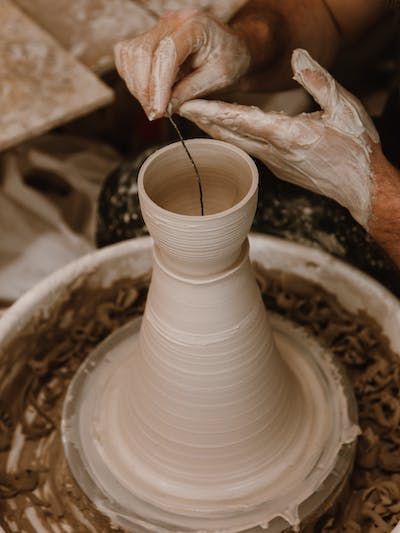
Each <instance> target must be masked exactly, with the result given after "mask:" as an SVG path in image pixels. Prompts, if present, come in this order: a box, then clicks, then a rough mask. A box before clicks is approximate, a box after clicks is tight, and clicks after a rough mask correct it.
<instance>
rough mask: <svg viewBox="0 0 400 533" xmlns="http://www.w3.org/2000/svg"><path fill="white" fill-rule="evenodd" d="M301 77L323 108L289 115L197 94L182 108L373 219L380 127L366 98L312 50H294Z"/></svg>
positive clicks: (278, 169) (289, 175) (215, 132)
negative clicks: (348, 86)
mask: <svg viewBox="0 0 400 533" xmlns="http://www.w3.org/2000/svg"><path fill="white" fill-rule="evenodd" d="M292 69H293V72H294V78H295V79H296V80H297V81H298V82H299V83H300V84H301V85H302V86H303V87H304V88H305V89H306V90H307V91H308V92H309V93H311V95H312V96H313V97H314V98H315V100H316V101H317V102H318V104H319V105H320V106H321V108H322V111H318V112H315V113H311V114H301V115H299V116H296V117H289V116H286V115H284V114H281V113H263V112H262V111H261V110H259V109H258V108H255V107H251V108H249V107H244V106H238V105H230V104H226V103H223V102H209V101H203V100H195V101H192V102H187V103H185V104H184V105H183V106H182V107H181V108H180V111H179V113H180V114H181V115H183V116H184V117H186V118H188V119H190V120H192V121H194V122H196V124H197V125H198V126H199V127H200V128H202V129H203V130H205V131H206V132H207V133H209V134H210V135H212V136H213V137H216V138H218V139H222V140H226V141H228V142H231V143H232V144H235V145H237V146H239V147H241V148H243V149H244V150H246V151H247V152H249V153H251V154H253V155H254V156H255V157H257V158H259V159H261V160H262V161H263V162H264V163H265V164H266V165H267V166H268V167H270V169H271V170H272V171H273V172H274V173H275V174H276V175H277V176H278V177H280V178H282V179H285V180H287V181H290V182H292V183H295V184H297V185H301V186H303V187H305V188H307V189H310V190H311V191H314V192H317V193H320V194H323V195H325V196H329V197H330V198H333V199H334V200H336V201H337V202H339V203H340V204H342V205H343V206H344V207H346V208H347V209H349V211H350V212H351V214H352V215H353V217H354V218H355V219H356V220H357V221H358V222H359V223H361V224H362V225H363V226H364V227H367V226H368V220H369V217H370V214H371V202H372V195H373V191H374V178H373V170H372V164H371V151H372V150H373V148H374V147H375V146H376V143H378V142H379V138H378V134H377V132H376V130H375V128H374V126H373V124H372V121H371V119H370V118H369V117H368V115H367V113H366V111H365V110H364V109H363V107H362V105H361V103H360V102H359V101H358V100H357V99H356V98H355V97H354V96H352V95H351V94H350V93H349V92H348V91H346V90H345V89H344V88H343V87H341V86H340V85H339V84H338V83H336V82H335V80H334V79H333V78H332V77H331V76H330V74H329V73H328V72H327V71H326V70H325V69H323V68H322V67H321V66H320V65H319V64H318V63H317V62H316V61H314V60H313V59H312V58H311V57H310V55H309V54H308V53H307V52H306V51H304V50H301V49H297V50H295V51H294V52H293V55H292Z"/></svg>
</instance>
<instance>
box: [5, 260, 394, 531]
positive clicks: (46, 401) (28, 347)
mask: <svg viewBox="0 0 400 533" xmlns="http://www.w3.org/2000/svg"><path fill="white" fill-rule="evenodd" d="M258 279H259V283H260V286H261V288H262V290H263V295H264V301H265V304H266V306H267V307H268V308H269V309H272V310H274V311H276V312H278V313H280V314H283V315H284V316H286V317H288V318H290V319H292V320H293V321H295V322H296V323H298V324H300V325H302V326H304V327H305V328H306V329H307V330H309V331H310V332H312V333H313V334H314V335H315V336H316V337H318V338H319V339H320V341H321V342H322V343H324V344H326V345H328V346H329V347H330V348H331V349H332V350H333V352H334V353H335V354H336V355H337V357H338V358H339V359H340V361H341V362H342V363H343V364H344V365H345V366H346V368H347V370H348V372H349V376H350V379H351V381H352V383H353V385H354V388H355V391H356V396H357V402H358V406H359V411H360V425H361V427H362V431H363V433H362V436H361V438H360V440H359V443H358V453H357V459H356V466H355V470H354V473H353V475H352V477H351V481H350V486H349V487H348V489H347V492H346V494H345V495H344V496H343V497H342V498H341V500H340V501H339V502H338V504H337V505H336V507H335V509H334V510H333V511H332V512H331V514H328V515H325V516H324V517H323V518H322V519H320V521H319V523H318V524H317V525H316V526H314V527H313V528H312V530H311V531H313V532H318V531H321V532H324V533H328V532H335V533H339V532H346V533H359V532H367V533H377V532H382V533H384V532H390V531H391V530H392V528H393V527H394V526H395V525H396V523H397V522H398V521H399V520H400V429H399V426H400V394H399V387H400V359H399V358H398V357H397V356H396V355H395V354H393V353H392V352H391V350H390V347H389V345H388V342H387V340H386V339H385V337H384V336H383V335H382V333H381V331H380V328H379V327H378V326H377V325H376V324H375V323H374V322H373V321H372V320H371V319H370V318H368V316H367V315H366V314H364V313H362V312H360V313H359V314H358V315H355V314H351V313H349V312H348V311H346V310H345V309H344V308H343V307H342V306H341V305H340V304H339V303H338V302H337V300H336V299H335V298H334V297H333V296H331V295H329V294H328V293H326V292H325V291H324V290H323V289H321V288H320V287H318V286H317V285H314V284H312V283H310V282H308V281H305V280H303V279H300V278H296V277H294V276H288V275H285V274H283V273H279V272H268V273H264V272H261V271H260V270H259V271H258ZM148 281H149V280H148V279H140V280H137V281H135V282H133V281H132V280H129V279H125V280H119V281H118V282H116V283H115V284H114V285H113V286H111V287H109V288H99V287H91V286H90V283H87V281H86V280H84V279H81V280H80V281H79V282H77V283H75V284H74V285H73V286H71V287H70V288H69V291H68V295H65V297H64V298H63V299H62V300H60V301H59V302H58V303H57V304H56V305H55V307H54V309H53V310H52V312H51V313H48V314H46V315H40V316H37V317H36V318H35V319H34V321H33V323H31V324H30V325H29V326H28V327H26V328H24V330H23V331H21V334H20V335H19V337H18V340H16V341H14V342H13V343H12V344H11V345H9V346H7V347H6V348H5V349H4V350H3V352H2V353H1V354H0V450H1V451H0V525H1V526H2V527H3V529H4V530H5V531H6V532H9V531H18V532H19V531H26V532H37V531H41V530H43V531H57V532H62V531H66V532H71V531H72V532H86V531H92V532H107V531H117V530H118V529H117V528H115V527H112V526H111V525H110V524H109V522H108V521H107V519H106V518H104V517H103V516H101V515H100V514H99V513H98V512H97V511H96V510H95V509H94V508H93V506H92V505H91V504H90V502H89V501H88V500H87V498H86V497H85V496H84V495H83V494H82V492H81V491H80V490H79V488H78V487H77V485H76V484H75V482H74V480H73V479H72V477H71V475H70V473H69V470H68V467H67V464H66V462H65V458H64V454H63V449H62V445H61V441H60V416H61V409H62V403H63V398H64V395H65V392H66V388H67V386H68V384H69V382H70V380H71V378H72V376H73V375H74V373H75V371H76V370H77V368H78V367H79V365H80V363H81V362H82V361H83V360H84V359H85V357H86V356H87V355H88V354H89V353H90V352H91V350H92V349H93V348H94V347H95V346H96V345H97V344H98V343H99V342H101V341H102V340H103V339H104V338H105V337H106V336H107V335H109V334H110V333H111V332H112V331H114V330H115V329H117V328H118V327H120V326H121V325H123V324H124V323H126V322H127V321H129V320H131V319H132V318H133V317H135V316H138V315H140V314H141V313H142V312H143V308H144V303H145V299H146V294H147V286H148Z"/></svg>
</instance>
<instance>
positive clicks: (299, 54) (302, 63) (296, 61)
mask: <svg viewBox="0 0 400 533" xmlns="http://www.w3.org/2000/svg"><path fill="white" fill-rule="evenodd" d="M292 65H293V68H294V70H297V71H301V70H305V69H313V68H314V66H315V65H314V60H313V59H312V57H311V56H310V54H309V53H308V52H307V50H303V49H302V48H297V49H296V50H294V51H293V54H292Z"/></svg>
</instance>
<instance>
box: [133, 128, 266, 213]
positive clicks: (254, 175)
mask: <svg viewBox="0 0 400 533" xmlns="http://www.w3.org/2000/svg"><path fill="white" fill-rule="evenodd" d="M185 144H187V145H189V146H190V145H192V144H196V145H201V144H203V145H205V144H209V145H210V144H212V145H219V146H223V147H224V148H226V149H228V150H231V151H232V152H234V153H236V154H237V155H239V156H241V157H242V159H243V160H244V161H245V162H246V163H247V164H248V167H249V171H250V172H251V184H250V187H249V188H248V190H247V192H246V194H245V195H244V196H243V198H242V199H241V200H240V201H239V202H237V203H236V204H235V205H233V206H232V207H229V208H228V209H224V210H223V211H219V212H218V213H213V214H211V215H183V214H181V213H175V212H174V211H169V210H168V209H164V208H163V207H161V206H160V205H158V204H157V203H156V202H154V200H152V199H151V198H150V196H149V195H148V194H147V191H146V188H145V186H144V176H145V173H146V170H147V169H148V167H149V166H150V165H151V163H152V162H153V161H154V159H156V158H157V157H159V156H160V155H161V154H164V153H166V152H169V151H171V150H174V149H175V148H177V147H178V146H182V143H181V141H176V142H174V143H171V144H168V145H167V146H164V147H163V148H160V149H158V150H156V151H155V152H154V153H152V154H151V155H150V156H149V157H148V158H147V159H146V161H145V162H144V163H143V165H142V166H141V167H140V170H139V174H138V181H137V182H138V192H139V198H140V197H142V198H143V197H144V198H145V199H146V202H148V203H149V204H150V205H151V206H152V208H154V209H155V210H157V211H158V212H159V213H164V214H168V216H170V217H172V218H175V219H178V220H186V221H193V222H199V221H202V220H204V221H210V220H216V219H218V218H222V217H225V216H227V215H230V214H231V213H234V212H235V211H238V210H239V209H240V208H241V207H243V206H244V205H246V203H248V202H249V200H250V199H251V198H252V197H253V196H254V194H255V193H256V192H257V190H258V183H259V173H258V169H257V166H256V164H255V162H254V161H253V159H252V158H251V157H250V156H249V154H247V153H246V152H245V151H244V150H242V149H241V148H238V147H237V146H234V145H233V144H230V143H227V142H225V141H219V140H217V139H203V138H195V139H187V140H186V139H185Z"/></svg>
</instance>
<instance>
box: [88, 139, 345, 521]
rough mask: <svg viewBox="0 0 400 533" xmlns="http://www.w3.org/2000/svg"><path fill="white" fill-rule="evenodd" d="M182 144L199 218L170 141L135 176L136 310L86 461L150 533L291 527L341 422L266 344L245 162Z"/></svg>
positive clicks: (326, 463)
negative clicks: (141, 285) (139, 303)
mask: <svg viewBox="0 0 400 533" xmlns="http://www.w3.org/2000/svg"><path fill="white" fill-rule="evenodd" d="M188 145H189V149H190V150H191V151H192V153H193V154H194V156H195V159H196V163H197V165H198V168H199V171H200V175H201V177H202V185H203V189H204V205H205V216H201V215H200V203H199V191H198V187H197V182H196V179H195V175H194V173H193V169H192V167H191V165H190V162H189V161H188V159H187V156H186V154H185V152H184V151H183V149H182V147H181V145H180V144H179V143H177V144H173V145H169V146H167V147H165V148H163V149H161V150H159V151H158V152H156V153H155V154H153V155H152V156H151V157H150V158H149V159H148V160H147V161H146V162H145V164H144V165H143V167H142V168H141V171H140V175H139V181H138V188H139V198H140V204H141V208H142V213H143V217H144V220H145V222H146V225H147V228H148V229H149V232H150V234H151V235H152V237H153V239H154V265H153V274H152V280H151V285H150V289H149V294H148V299H147V303H146V308H145V312H144V316H143V320H142V323H141V328H140V334H139V337H138V339H130V340H129V339H128V341H126V343H125V345H124V348H123V350H124V352H125V355H121V357H122V359H121V358H120V359H119V361H120V362H119V363H118V364H114V366H113V364H111V366H110V367H109V368H108V370H107V373H106V374H105V377H104V379H102V380H101V387H99V390H98V393H97V394H96V395H95V397H96V402H95V403H96V405H95V407H93V410H94V412H92V410H88V413H89V412H90V417H92V420H93V424H94V428H95V430H94V433H93V439H88V444H86V455H87V456H88V457H92V456H93V454H92V452H91V451H90V450H91V448H90V447H91V446H93V442H94V443H95V447H96V449H97V451H98V454H99V457H100V458H101V461H102V462H103V466H104V465H105V467H106V469H107V472H111V473H112V476H113V479H115V480H118V487H120V486H121V487H123V489H124V490H125V491H128V493H129V494H131V495H132V497H133V496H134V500H132V508H133V509H134V510H135V512H137V514H138V515H139V516H140V517H141V524H152V526H151V527H149V529H154V528H155V529H154V530H155V531H164V529H163V528H162V527H161V525H160V524H161V523H162V524H163V527H164V526H165V527H166V529H165V530H168V531H170V530H171V531H172V530H174V531H183V530H184V531H186V530H191V531H192V530H199V531H217V530H218V531H240V530H242V529H245V528H249V527H253V526H258V525H260V524H262V525H264V526H266V525H267V524H268V523H269V521H270V520H271V519H272V518H274V517H276V516H281V517H284V518H285V519H286V520H287V522H286V523H292V524H293V523H296V517H297V510H298V506H299V505H300V504H301V503H302V502H303V501H304V500H305V499H306V498H307V497H309V496H310V495H312V494H313V491H315V490H316V488H317V487H318V486H319V485H320V484H321V482H322V481H323V480H324V479H325V477H326V476H327V472H330V471H331V470H332V468H333V466H334V462H335V460H336V455H337V452H338V450H339V448H340V446H341V445H342V444H343V432H342V427H340V431H338V430H337V429H338V428H337V425H336V426H335V424H336V422H335V417H334V416H329V409H328V408H326V403H327V402H329V398H328V394H327V393H326V390H325V389H324V384H323V383H322V384H320V383H319V382H318V377H316V375H315V373H314V374H313V372H312V371H311V370H310V368H309V367H308V366H307V364H308V363H307V364H305V363H304V364H303V363H302V364H303V366H301V365H300V363H299V362H298V359H299V358H294V363H293V365H292V367H290V366H289V365H288V364H287V357H289V355H290V354H289V355H288V354H286V355H287V357H285V358H283V357H282V356H281V354H280V353H279V352H278V350H277V348H276V346H275V343H274V338H273V335H272V331H271V327H270V324H269V320H268V317H267V314H266V311H265V307H264V304H263V301H262V299H261V295H260V292H259V289H258V286H257V283H256V280H255V277H254V274H253V271H252V267H251V264H250V261H249V255H248V238H247V237H248V233H249V230H250V227H251V224H252V221H253V217H254V214H255V209H256V204H257V189H258V173H257V168H256V166H255V164H254V162H253V161H252V160H251V158H250V157H248V156H247V154H245V153H244V152H242V151H241V150H240V149H238V148H236V147H234V146H232V145H229V144H226V143H223V142H219V141H214V140H208V139H196V140H191V141H188ZM287 351H288V352H290V349H289V348H288V349H287ZM118 357H119V356H118ZM118 357H116V360H118ZM110 359H111V358H110ZM121 361H122V363H121ZM296 365H297V366H296ZM308 389H310V390H311V392H308ZM88 416H89V415H88ZM344 425H345V424H344ZM348 429H349V428H348V427H347V426H346V430H348ZM352 438H354V434H353V437H352ZM318 461H321V464H319V463H318ZM325 470H326V471H325ZM106 477H107V476H103V478H102V479H103V480H104V479H106ZM102 483H103V482H101V483H100V482H99V484H102ZM113 490H114V489H113ZM116 491H117V488H115V490H114V495H115V494H116ZM127 501H128V500H127ZM137 502H141V504H140V505H139V504H138V503H137ZM154 524H158V526H157V525H156V526H154ZM168 528H171V529H168ZM186 528H187V529H186ZM277 530H280V529H277Z"/></svg>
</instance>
